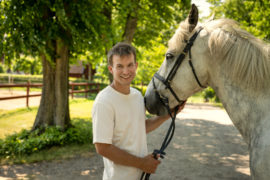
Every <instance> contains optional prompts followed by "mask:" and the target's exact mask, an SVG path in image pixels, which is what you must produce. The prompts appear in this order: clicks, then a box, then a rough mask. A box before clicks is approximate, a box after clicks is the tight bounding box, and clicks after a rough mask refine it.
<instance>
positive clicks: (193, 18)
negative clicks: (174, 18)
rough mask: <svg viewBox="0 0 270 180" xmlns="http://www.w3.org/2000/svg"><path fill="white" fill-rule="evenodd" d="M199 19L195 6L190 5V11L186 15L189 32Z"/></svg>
mask: <svg viewBox="0 0 270 180" xmlns="http://www.w3.org/2000/svg"><path fill="white" fill-rule="evenodd" d="M198 19H199V11H198V8H197V6H196V5H195V4H192V5H191V10H190V12H189V15H188V23H189V32H191V31H193V29H194V28H195V27H196V26H197V23H198Z"/></svg>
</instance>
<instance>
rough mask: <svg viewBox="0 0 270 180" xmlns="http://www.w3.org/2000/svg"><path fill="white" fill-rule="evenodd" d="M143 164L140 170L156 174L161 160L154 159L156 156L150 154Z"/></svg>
mask: <svg viewBox="0 0 270 180" xmlns="http://www.w3.org/2000/svg"><path fill="white" fill-rule="evenodd" d="M142 162H143V163H142V164H141V166H140V169H141V170H142V171H143V172H146V173H151V174H152V173H155V172H156V169H157V167H158V165H159V164H160V163H161V162H160V161H159V160H157V159H155V158H154V155H152V154H149V155H148V156H145V157H144V158H143V161H142Z"/></svg>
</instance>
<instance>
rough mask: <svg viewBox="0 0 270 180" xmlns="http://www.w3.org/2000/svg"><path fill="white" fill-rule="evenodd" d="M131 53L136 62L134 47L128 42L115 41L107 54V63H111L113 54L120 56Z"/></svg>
mask: <svg viewBox="0 0 270 180" xmlns="http://www.w3.org/2000/svg"><path fill="white" fill-rule="evenodd" d="M131 54H133V56H134V60H135V62H136V49H135V48H134V47H133V46H132V45H130V44H128V43H124V42H120V43H117V44H116V45H114V46H113V47H112V49H111V50H110V51H109V52H108V54H107V58H108V64H109V65H110V66H112V65H113V56H114V55H118V56H120V57H122V56H128V55H131Z"/></svg>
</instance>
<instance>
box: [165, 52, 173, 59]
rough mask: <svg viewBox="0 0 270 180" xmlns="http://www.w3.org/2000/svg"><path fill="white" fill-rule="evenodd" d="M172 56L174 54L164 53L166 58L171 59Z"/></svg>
mask: <svg viewBox="0 0 270 180" xmlns="http://www.w3.org/2000/svg"><path fill="white" fill-rule="evenodd" d="M173 57H174V55H173V54H171V53H167V54H166V59H167V60H170V59H172V58H173Z"/></svg>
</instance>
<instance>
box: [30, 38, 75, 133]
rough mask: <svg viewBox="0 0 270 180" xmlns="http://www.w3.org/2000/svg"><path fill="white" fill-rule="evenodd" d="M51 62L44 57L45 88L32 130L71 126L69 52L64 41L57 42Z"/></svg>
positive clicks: (43, 88)
mask: <svg viewBox="0 0 270 180" xmlns="http://www.w3.org/2000/svg"><path fill="white" fill-rule="evenodd" d="M54 44H55V48H54V49H55V54H56V55H55V56H54V57H52V58H51V59H52V60H51V61H50V60H48V59H47V58H46V56H45V55H42V56H41V58H42V63H43V87H42V96H41V101H40V106H39V109H38V113H37V116H36V119H35V122H34V125H33V127H32V130H35V129H37V128H44V127H47V126H57V127H60V128H61V129H63V130H64V129H66V128H67V127H68V126H69V125H70V116H69V93H68V83H69V82H68V65H69V50H68V47H67V46H66V45H65V44H64V43H63V41H62V40H57V41H55V43H54Z"/></svg>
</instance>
